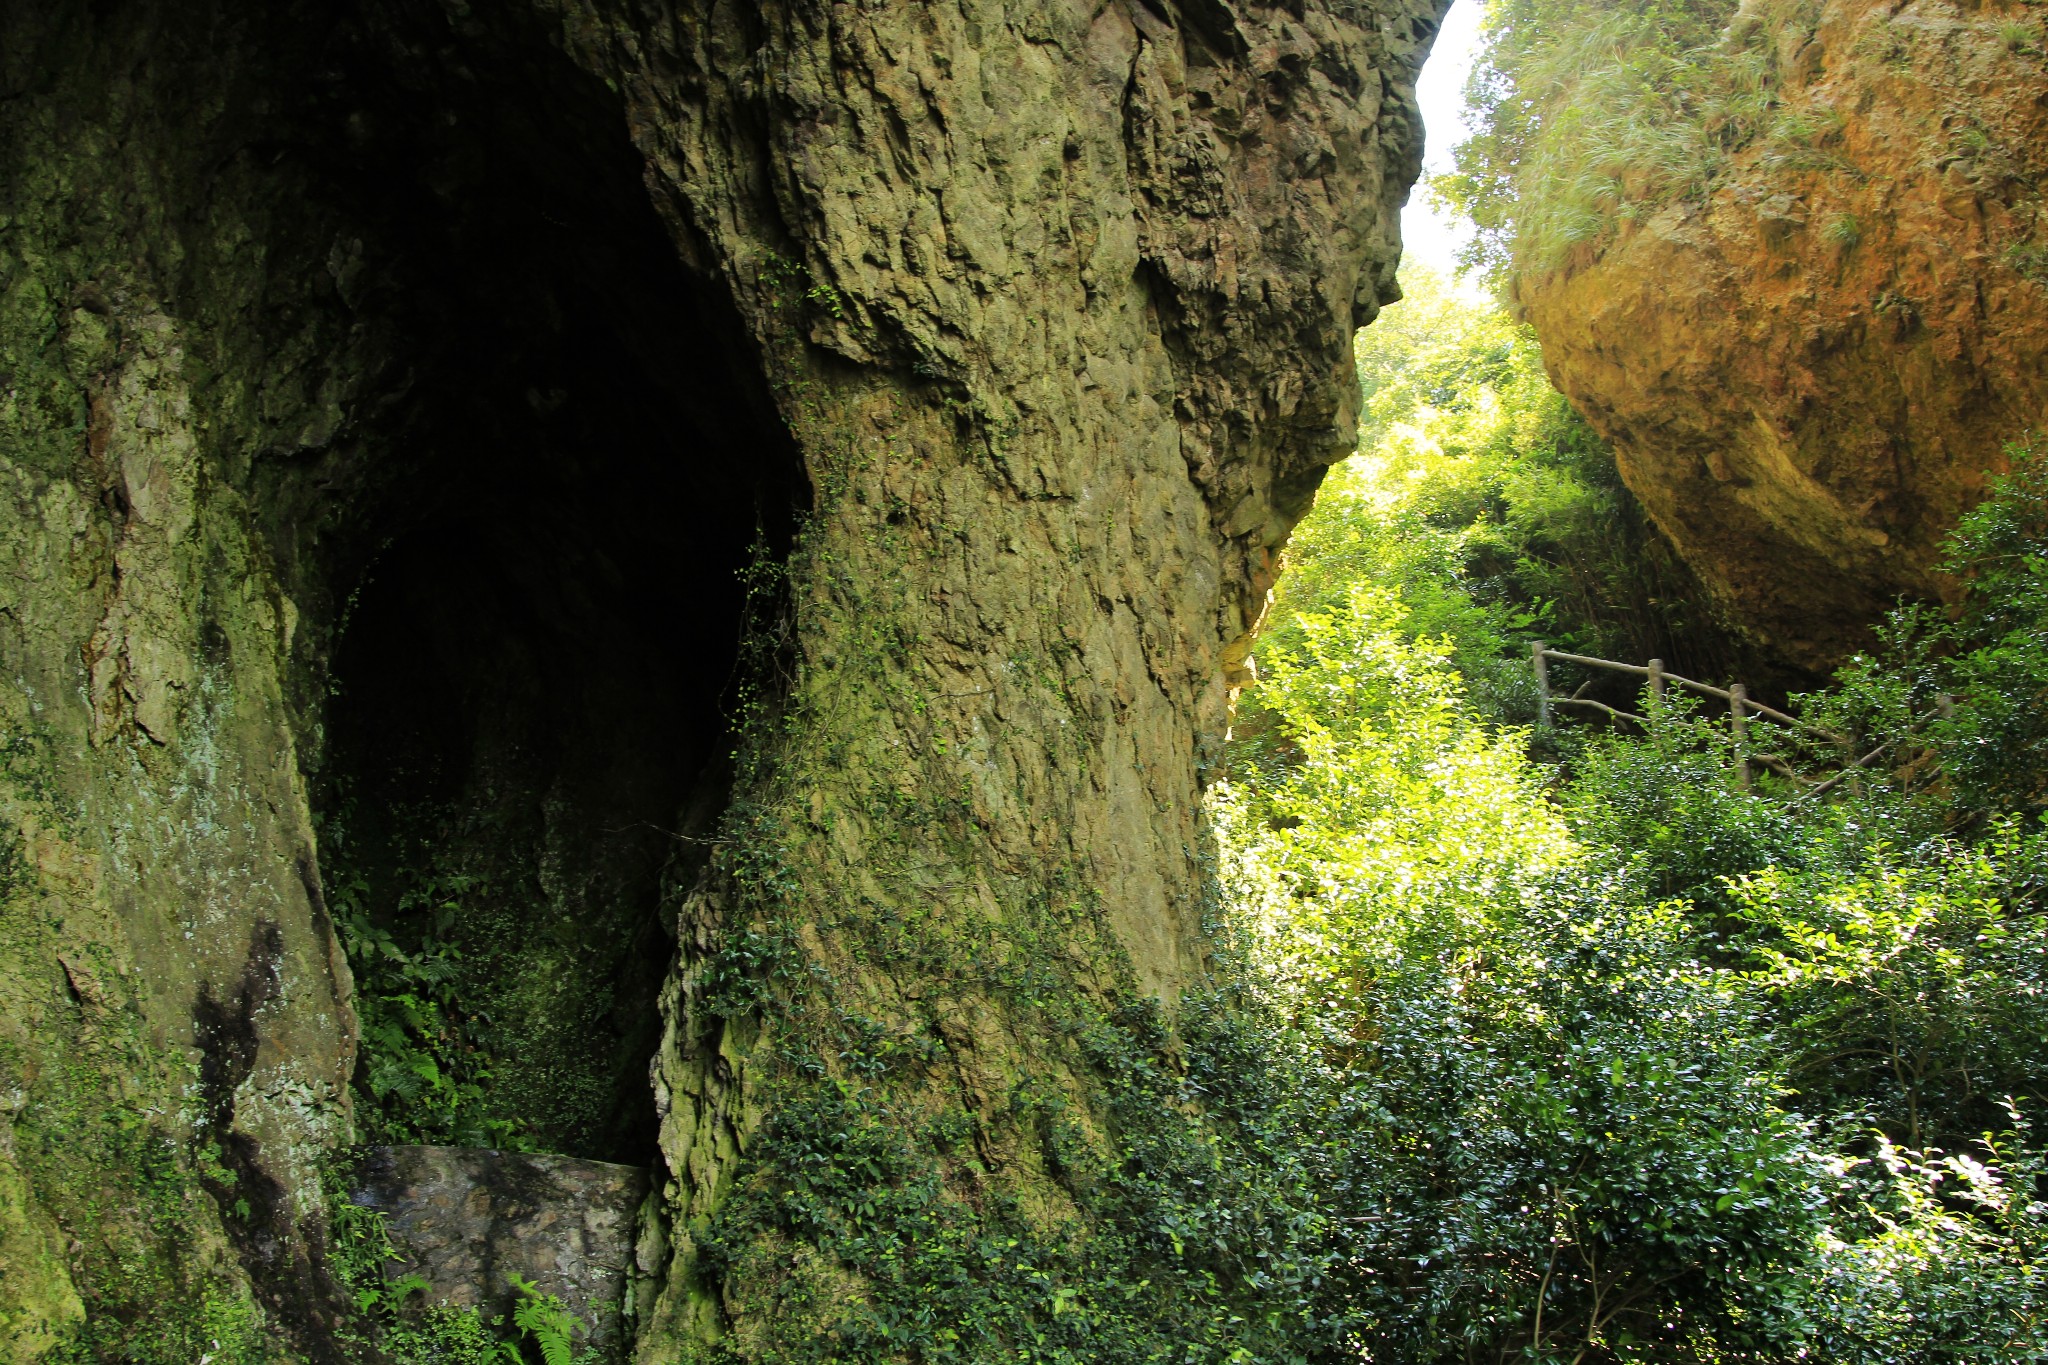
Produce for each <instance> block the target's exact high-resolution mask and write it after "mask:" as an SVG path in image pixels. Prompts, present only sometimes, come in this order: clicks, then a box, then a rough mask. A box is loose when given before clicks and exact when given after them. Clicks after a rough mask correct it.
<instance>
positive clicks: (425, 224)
mask: <svg viewBox="0 0 2048 1365" xmlns="http://www.w3.org/2000/svg"><path fill="white" fill-rule="evenodd" d="M393 15H397V16H399V19H398V20H397V21H394V20H393V19H392V17H391V16H393ZM335 31H336V33H337V34H339V35H340V37H339V38H338V39H337V40H336V41H334V42H333V43H331V44H329V45H328V46H327V47H326V48H325V49H324V50H323V61H322V64H321V66H320V68H319V70H318V72H317V73H316V78H315V79H314V80H312V81H310V82H308V85H307V88H306V89H305V91H304V92H303V93H302V94H301V96H300V100H301V104H300V106H299V108H298V109H297V111H296V114H295V118H296V120H297V126H298V127H300V128H301V129H303V133H302V136H303V138H304V146H305V147H306V148H309V149H310V150H307V151H304V152H303V153H301V154H302V155H305V156H307V157H309V158H312V159H313V160H315V161H316V162H317V163H318V166H317V169H318V174H319V178H320V179H321V180H323V181H324V183H326V184H327V185H329V186H331V192H332V194H333V195H334V199H335V203H336V205H337V206H338V211H339V212H340V213H341V214H342V215H343V216H344V219H345V221H348V222H350V223H353V224H355V225H358V227H359V231H358V232H357V233H356V235H354V236H352V237H347V236H345V237H344V238H343V239H342V240H339V241H337V243H336V245H335V246H334V247H333V249H332V250H333V253H335V254H334V255H332V256H331V257H330V269H331V270H332V271H333V273H334V276H335V279H336V281H337V287H338V288H339V289H340V291H341V293H342V295H343V297H344V298H345V299H346V301H347V303H348V305H349V307H350V308H351V310H352V311H353V313H354V314H355V315H356V316H357V317H359V318H362V319H365V320H366V321H365V323H364V325H365V326H369V327H373V328H376V329H381V330H379V332H378V335H379V336H381V337H383V338H385V341H384V342H383V343H381V344H382V345H383V346H384V351H383V352H382V354H383V355H384V356H385V357H386V359H385V360H384V361H383V368H382V370H381V372H380V373H381V378H380V379H379V391H380V393H381V394H382V395H384V397H383V400H382V401H383V406H382V409H381V411H380V413H379V415H377V416H376V417H375V418H374V419H373V420H372V422H371V423H370V424H369V427H368V428H367V429H366V431H365V433H364V434H363V435H362V436H361V438H360V439H359V440H358V441H357V442H356V446H357V448H358V449H359V450H360V452H361V453H360V455H358V456H357V457H356V458H357V461H358V467H357V468H356V469H355V471H354V473H353V474H352V476H351V477H350V478H349V479H348V480H346V482H348V483H350V484H351V490H350V492H349V498H350V500H351V501H352V503H353V505H352V506H351V507H350V508H349V509H348V511H347V512H346V514H345V516H344V518H343V520H341V521H340V522H339V523H337V524H336V526H335V528H334V529H333V531H332V532H331V533H330V534H328V535H327V536H326V537H325V543H324V545H323V546H322V547H321V548H320V550H319V551H318V555H319V558H320V560H321V562H322V564H323V566H324V567H323V573H324V574H325V576H326V579H327V581H328V583H329V585H330V588H329V591H330V593H331V595H332V597H333V599H334V600H335V601H336V602H337V603H343V602H345V603H346V605H345V607H343V608H342V609H341V610H340V611H339V619H338V627H337V630H336V633H335V636H334V639H335V646H334V651H333V655H332V660H331V672H330V680H331V694H330V699H329V701H328V702H327V705H326V711H325V717H326V740H325V745H324V757H323V760H322V765H321V771H320V775H319V781H318V782H317V784H316V790H317V797H316V799H317V802H318V805H319V807H320V817H321V822H322V831H323V832H322V838H323V848H322V862H323V870H324V873H325V876H326V879H327V882H328V896H329V901H330V903H331V906H332V908H333V912H334V917H335V919H336V921H337V925H338V927H339V928H340V929H341V931H342V933H343V934H344V937H345V938H346V939H348V940H349V941H350V943H351V948H352V959H353V960H354V961H355V963H356V969H357V973H358V977H359V1009H360V1012H361V1014H362V1017H363V1023H364V1029H365V1039H364V1046H363V1061H362V1064H361V1066H360V1067H359V1071H358V1085H359V1095H360V1097H361V1101H362V1102H363V1106H364V1109H365V1110H366V1117H368V1118H369V1119H370V1121H369V1122H368V1124H367V1125H366V1127H367V1130H368V1132H369V1133H370V1135H371V1136H376V1137H384V1138H387V1139H394V1140H413V1141H427V1142H449V1143H460V1144H465V1145H484V1146H502V1145H515V1144H516V1145H525V1146H531V1147H535V1148H538V1149H541V1150H549V1151H557V1152H565V1153H571V1154H575V1155H580V1156H588V1157H595V1158H599V1159H605V1160H612V1161H626V1162H635V1163H639V1162H644V1161H646V1160H648V1159H650V1158H651V1156H652V1151H653V1141H654V1137H655V1125H654V1115H653V1102H652V1095H651V1091H650V1087H649V1084H648V1078H647V1062H648V1059H649V1056H650V1055H651V1053H652V1051H653V1049H654V1046H655V1043H656V1039H657V1032H658V1029H659V1024H660V1021H659V1017H658V1006H657V995H658V992H659V989H660V986H661V982H662V980H663V976H664V973H665V971H666V969H667V967H668V964H669V961H670V957H671V954H672V952H673V943H672V937H671V936H672V933H673V928H672V925H673V918H674V913H673V912H674V908H675V901H676V899H677V897H678V896H679V894H680V893H681V891H682V890H683V889H685V886H684V884H685V883H686V881H687V879H688V877H689V876H691V875H692V874H693V873H694V870H695V868H696V867H697V866H698V865H699V864H700V863H701V858H702V848H703V844H702V842H701V841H702V840H703V839H704V837H705V836H707V835H708V834H709V833H710V831H711V825H712V823H713V822H714V821H715V819H716V818H717V815H718V813H719V812H720V810H721V809H722V806H723V803H724V801H725V798H726V790H727V787H728V785H729V781H730V777H729V774H728V773H727V772H726V771H725V765H726V761H727V760H726V757H725V756H726V754H727V753H728V751H729V749H730V747H731V746H730V737H729V735H728V734H727V731H726V723H725V720H724V709H723V707H724V704H725V703H727V702H728V701H729V700H730V694H731V688H732V685H733V683H734V679H735V671H736V666H737V665H736V660H737V658H738V651H739V640H740V633H741V629H742V625H743V616H744V614H745V610H746V601H745V596H744V588H743V583H742V578H741V571H742V570H743V568H744V567H745V566H746V564H747V563H748V562H749V559H750V556H752V555H753V554H755V553H758V552H764V551H763V550H757V547H765V552H767V553H775V552H778V551H779V550H780V549H781V548H784V547H785V546H786V542H787V538H788V536H789V534H790V525H791V521H792V517H793V509H794V508H795V506H796V505H797V503H798V502H799V501H800V499H801V498H802V497H803V494H804V488H803V481H802V476H801V474H800V473H799V472H798V466H797V463H796V457H795V454H794V450H793V447H792V446H791V444H790V442H789V439H788V436H787V434H786V432H784V431H783V430H782V428H781V427H780V425H779V423H778V422H777V421H776V420H775V418H774V416H773V408H772V404H771V402H770V399H769V397H768V395H767V394H766V392H765V387H764V385H763V384H762V381H761V379H760V373H759V366H758V363H757V362H754V361H753V360H752V359H751V354H752V353H751V349H750V347H749V346H748V345H746V344H745V343H744V342H743V341H742V339H741V333H740V329H739V324H738V321H737V317H736V315H734V314H733V312H732V309H731V305H730V303H729V301H727V300H726V299H725V298H724V296H723V295H722V294H721V293H720V291H719V288H718V286H717V285H716V284H715V282H712V281H708V280H706V279H705V278H703V277H700V276H698V275H697V274H695V273H694V272H693V271H691V270H690V269H689V268H687V267H686V266H685V265H684V263H683V262H682V260H681V258H680V257H679V254H678V249H677V246H676V243H675V242H674V240H673V239H672V237H671V235H670V233H669V232H668V231H667V229H666V228H665V227H664V225H663V223H662V222H661V220H660V219H659V217H658V216H657V214H656V212H655V210H654V208H653V206H652V204H651V203H650V200H649V195H648V191H647V189H646V187H645V185H644V183H643V179H642V161H641V158H640V157H639V155H638V154H637V153H636V152H635V151H634V149H633V148H632V146H631V145H630V142H629V141H628V138H627V134H626V128H625V123H624V118H623V115H622V113H621V111H620V109H619V105H618V100H617V97H616V96H614V95H612V94H611V93H610V92H609V91H607V90H606V89H605V88H604V87H603V85H602V84H601V83H599V82H596V81H594V80H592V79H590V78H589V77H587V76H585V75H583V74H582V73H581V72H580V71H578V70H577V69H576V68H574V67H573V65H571V63H570V62H569V61H568V59H567V58H565V57H564V56H563V55H562V54H561V53H560V52H558V51H557V50H556V48H555V47H554V46H553V45H552V44H551V43H550V42H549V41H548V40H547V38H546V36H545V35H541V34H538V33H533V34H522V33H519V32H517V31H514V30H513V29H511V28H507V29H505V30H503V31H490V30H480V29H476V28H474V27H472V29H471V30H470V31H467V32H462V33H456V32H453V31H451V30H449V29H448V28H447V26H446V24H445V22H444V21H443V20H442V19H441V18H440V17H439V12H438V11H434V12H428V13H425V14H424V17H422V18H421V19H420V20H419V22H418V23H417V24H414V25H412V26H411V27H408V26H407V25H406V24H405V23H404V22H403V9H402V7H400V8H396V9H387V10H384V11H380V18H379V20H378V21H377V23H376V24H374V25H373V24H371V23H369V22H367V21H363V20H360V19H358V18H349V17H344V18H343V19H340V20H337V21H336V30H335ZM337 258H338V259H337Z"/></svg>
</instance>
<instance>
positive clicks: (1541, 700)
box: [1529, 640, 1550, 729]
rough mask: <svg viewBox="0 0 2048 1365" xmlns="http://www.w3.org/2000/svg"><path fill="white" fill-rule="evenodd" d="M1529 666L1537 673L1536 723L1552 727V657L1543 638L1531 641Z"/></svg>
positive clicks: (1546, 727)
mask: <svg viewBox="0 0 2048 1365" xmlns="http://www.w3.org/2000/svg"><path fill="white" fill-rule="evenodd" d="M1529 666H1530V668H1532V669H1534V670H1535V673H1536V723H1537V724H1538V725H1540V726H1542V727H1544V728H1545V729H1548V728H1549V727H1550V659H1549V657H1548V656H1547V655H1545V654H1544V652H1543V642H1542V641H1541V640H1531V641H1530V642H1529Z"/></svg>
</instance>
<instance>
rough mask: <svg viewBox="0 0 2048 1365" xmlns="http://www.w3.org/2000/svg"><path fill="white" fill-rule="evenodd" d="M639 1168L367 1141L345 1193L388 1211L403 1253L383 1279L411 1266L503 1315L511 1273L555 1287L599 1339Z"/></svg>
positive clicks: (513, 1292) (636, 1198)
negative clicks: (350, 1189) (367, 1150)
mask: <svg viewBox="0 0 2048 1365" xmlns="http://www.w3.org/2000/svg"><path fill="white" fill-rule="evenodd" d="M646 1194H647V1173H646V1172H645V1171H643V1170H641V1169H640V1168H639V1167H637V1166H615V1165H612V1164H611V1163H610V1162H605V1161H583V1160H579V1159H578V1158H576V1157H567V1156H542V1155H533V1154H529V1153H524V1152H499V1151H491V1150H489V1149H486V1148H479V1147H376V1148H372V1149H371V1151H370V1155H369V1158H368V1159H367V1160H366V1161H365V1162H364V1163H363V1165H362V1167H361V1169H360V1170H359V1171H358V1173H357V1177H356V1182H355V1190H354V1192H353V1198H354V1199H355V1202H356V1203H358V1204H360V1205H362V1206H363V1207H365V1208H371V1209H376V1210H377V1211H379V1212H381V1213H383V1214H385V1215H386V1216H387V1219H386V1226H387V1227H388V1228H389V1229H390V1232H391V1240H392V1243H393V1244H394V1245H395V1246H396V1247H397V1248H398V1250H399V1252H400V1254H402V1255H403V1256H404V1257H405V1260H404V1262H403V1263H402V1264H397V1265H394V1266H392V1267H391V1269H390V1271H389V1274H390V1275H391V1277H392V1278H394V1279H395V1278H398V1277H402V1276H405V1275H411V1274H418V1275H422V1276H424V1277H425V1278H426V1281H427V1284H428V1286H429V1288H428V1295H429V1297H430V1298H432V1299H434V1300H436V1301H446V1302H448V1303H451V1304H454V1305H456V1306H457V1307H462V1308H481V1309H483V1311H484V1314H485V1316H486V1317H491V1316H498V1315H503V1316H505V1317H506V1318H507V1319H508V1320H509V1318H510V1316H511V1313H512V1309H513V1307H514V1305H515V1304H517V1302H518V1300H519V1293H518V1291H517V1289H515V1288H514V1286H513V1276H515V1275H516V1276H519V1277H521V1278H523V1279H527V1280H531V1281H532V1282H533V1283H534V1284H535V1285H537V1286H539V1287H540V1288H541V1289H543V1290H545V1291H547V1292H548V1293H550V1294H553V1295H555V1296H556V1297H557V1298H559V1299H560V1300H561V1301H562V1302H563V1303H564V1304H565V1305H567V1307H568V1309H569V1311H570V1312H572V1313H574V1314H576V1316H578V1317H580V1318H581V1319H583V1321H584V1322H585V1323H586V1324H588V1325H589V1327H590V1337H589V1340H588V1341H587V1342H582V1341H579V1342H578V1345H579V1346H581V1345H586V1344H587V1345H591V1346H596V1347H598V1348H600V1349H601V1350H602V1349H606V1348H609V1347H611V1346H613V1345H614V1344H615V1343H618V1342H619V1341H620V1340H621V1338H622V1335H623V1334H622V1330H621V1327H622V1313H621V1309H622V1300H623V1298H624V1296H625V1292H626V1283H627V1270H628V1268H629V1266H630V1264H631V1257H632V1251H633V1225H634V1214H635V1212H636V1211H637V1210H638V1209H639V1207H640V1202H641V1200H642V1199H643V1198H645V1197H646Z"/></svg>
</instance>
